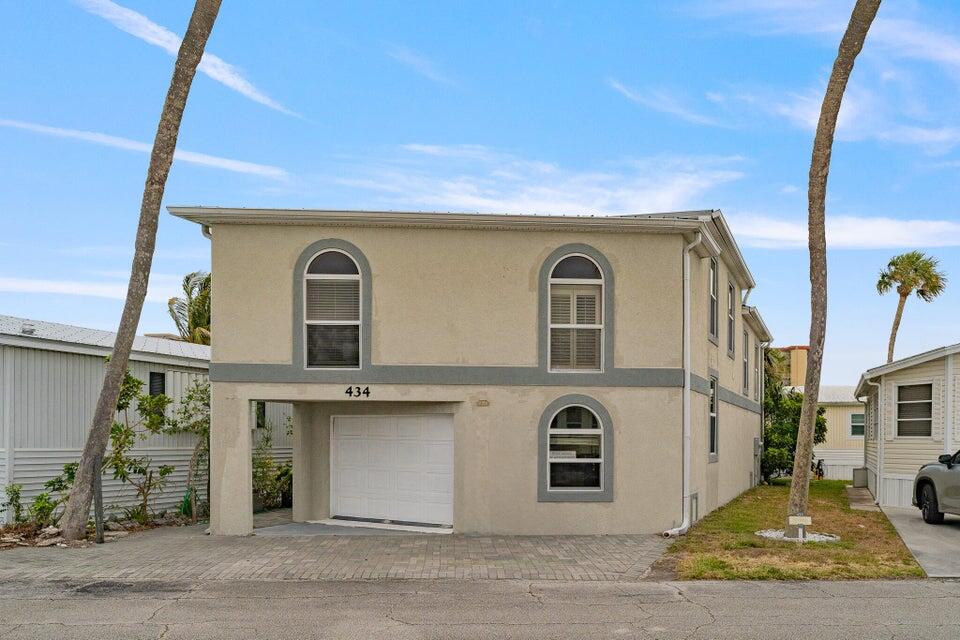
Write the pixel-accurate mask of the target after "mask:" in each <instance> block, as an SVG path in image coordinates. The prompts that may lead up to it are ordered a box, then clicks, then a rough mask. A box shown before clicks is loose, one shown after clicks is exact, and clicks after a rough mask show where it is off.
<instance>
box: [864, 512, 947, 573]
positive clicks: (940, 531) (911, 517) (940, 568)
mask: <svg viewBox="0 0 960 640" xmlns="http://www.w3.org/2000/svg"><path fill="white" fill-rule="evenodd" d="M883 512H884V513H885V514H887V518H889V519H890V522H892V523H893V526H894V527H896V528H897V533H899V534H900V537H901V538H903V541H904V543H906V545H907V548H908V549H910V552H911V553H912V554H913V557H914V558H916V559H917V562H918V563H920V566H921V567H923V570H924V571H926V572H927V575H928V576H930V577H931V578H960V517H957V516H952V515H947V516H946V519H945V520H944V522H943V524H939V525H934V524H927V523H926V522H924V521H923V518H922V517H920V510H919V509H914V508H897V507H884V508H883Z"/></svg>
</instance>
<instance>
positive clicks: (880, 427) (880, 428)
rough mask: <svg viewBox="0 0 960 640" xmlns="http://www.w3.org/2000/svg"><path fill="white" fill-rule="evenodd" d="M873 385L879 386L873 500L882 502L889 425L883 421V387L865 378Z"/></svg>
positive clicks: (865, 451) (865, 458)
mask: <svg viewBox="0 0 960 640" xmlns="http://www.w3.org/2000/svg"><path fill="white" fill-rule="evenodd" d="M864 382H866V383H867V384H868V385H870V386H871V387H876V388H877V433H876V436H877V495H875V496H873V501H874V503H876V504H877V505H879V504H880V496H882V495H883V442H884V440H886V428H887V425H886V424H884V422H883V406H882V405H881V404H880V402H881V399H882V398H883V387H882V386H881V384H880V383H879V382H871V381H870V380H869V379H867V380H864ZM863 466H867V445H866V439H864V445H863Z"/></svg>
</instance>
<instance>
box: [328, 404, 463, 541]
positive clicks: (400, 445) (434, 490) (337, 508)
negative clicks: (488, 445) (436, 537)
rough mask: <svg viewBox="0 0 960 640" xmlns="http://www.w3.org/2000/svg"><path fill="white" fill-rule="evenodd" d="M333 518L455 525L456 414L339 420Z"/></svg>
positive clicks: (333, 457) (333, 448)
mask: <svg viewBox="0 0 960 640" xmlns="http://www.w3.org/2000/svg"><path fill="white" fill-rule="evenodd" d="M330 515H332V516H346V517H354V518H372V519H376V520H392V521H394V522H419V523H427V524H443V525H452V524H453V416H452V415H430V416H337V417H334V419H333V425H332V426H331V430H330Z"/></svg>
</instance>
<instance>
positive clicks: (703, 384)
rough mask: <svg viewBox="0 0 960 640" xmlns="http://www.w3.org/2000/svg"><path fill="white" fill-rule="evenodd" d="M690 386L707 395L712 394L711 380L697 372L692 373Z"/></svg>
mask: <svg viewBox="0 0 960 640" xmlns="http://www.w3.org/2000/svg"><path fill="white" fill-rule="evenodd" d="M690 388H691V389H692V390H693V391H696V392H697V393H702V394H703V395H705V396H706V395H710V381H709V380H707V379H706V378H703V377H701V376H698V375H697V374H695V373H691V374H690Z"/></svg>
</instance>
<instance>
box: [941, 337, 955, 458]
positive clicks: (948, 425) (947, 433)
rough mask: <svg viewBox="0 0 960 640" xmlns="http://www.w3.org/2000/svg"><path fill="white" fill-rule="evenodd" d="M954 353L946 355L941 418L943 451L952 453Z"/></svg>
mask: <svg viewBox="0 0 960 640" xmlns="http://www.w3.org/2000/svg"><path fill="white" fill-rule="evenodd" d="M955 357H956V355H954V354H950V355H949V356H947V379H946V380H945V381H944V386H945V392H946V393H945V395H946V402H945V405H946V406H945V407H944V411H943V413H944V420H943V423H944V424H943V431H944V433H943V452H944V453H953V391H954V390H953V369H954V366H953V359H954V358H955Z"/></svg>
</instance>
